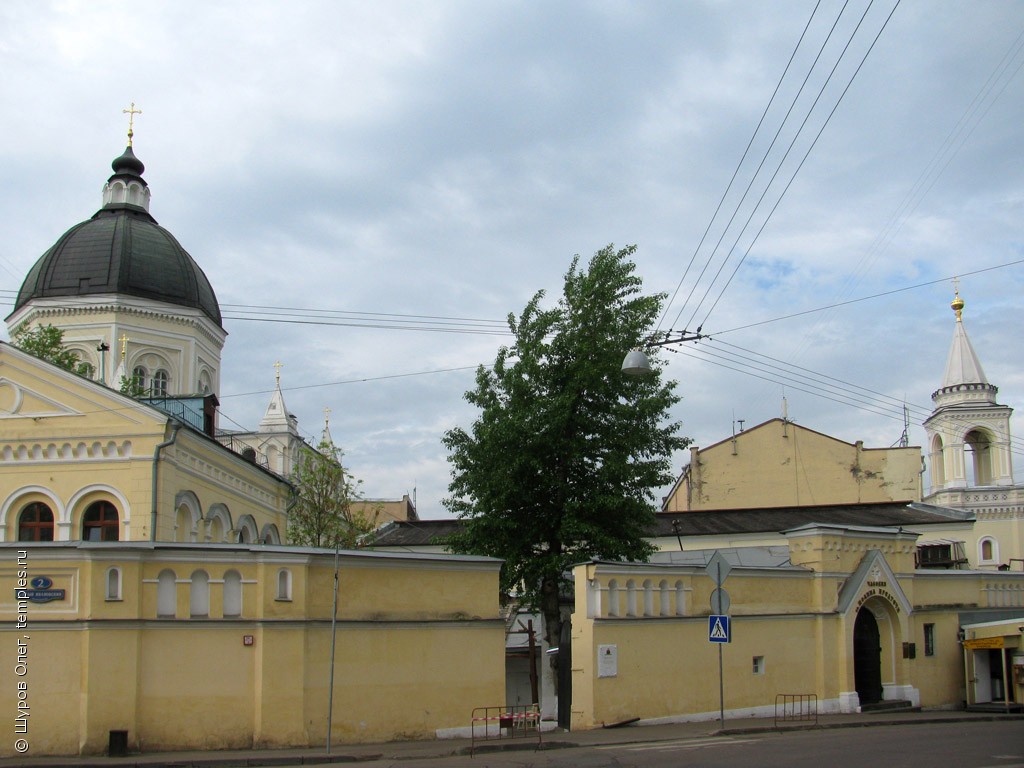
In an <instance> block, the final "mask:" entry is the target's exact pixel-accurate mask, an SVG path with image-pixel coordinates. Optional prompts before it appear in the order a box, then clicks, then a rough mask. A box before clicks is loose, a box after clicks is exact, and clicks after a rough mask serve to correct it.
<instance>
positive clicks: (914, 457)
mask: <svg viewBox="0 0 1024 768" xmlns="http://www.w3.org/2000/svg"><path fill="white" fill-rule="evenodd" d="M690 456H691V460H690V465H689V467H688V468H687V470H686V471H685V473H684V475H683V476H682V478H681V479H680V482H679V483H677V486H676V488H674V489H673V492H672V494H671V495H670V496H669V498H668V499H667V500H666V502H665V505H664V507H663V508H664V510H665V511H667V512H686V511H691V510H700V509H747V508H754V507H783V506H801V505H804V506H809V505H817V504H855V503H870V502H887V501H904V500H905V501H920V500H921V475H920V472H921V450H920V448H917V447H912V448H869V449H865V448H864V447H863V445H862V444H861V443H856V444H851V443H846V442H843V441H841V440H837V439H835V438H832V437H829V436H828V435H824V434H821V433H819V432H815V431H813V430H810V429H807V428H805V427H801V426H798V425H796V424H793V423H790V422H786V421H784V420H782V419H773V420H771V421H767V422H765V423H763V424H760V425H758V426H756V427H752V428H751V429H748V430H746V431H744V432H741V433H739V434H738V435H736V436H735V437H733V438H730V439H728V440H723V441H722V442H719V443H716V444H714V445H711V446H709V447H707V448H704V449H701V450H698V449H696V448H693V449H691V453H690Z"/></svg>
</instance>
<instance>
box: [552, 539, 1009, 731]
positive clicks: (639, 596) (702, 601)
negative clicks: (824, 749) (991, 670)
mask: <svg viewBox="0 0 1024 768" xmlns="http://www.w3.org/2000/svg"><path fill="white" fill-rule="evenodd" d="M913 538H914V535H913V534H899V533H891V534H888V536H887V537H886V536H884V535H882V534H881V533H879V532H874V531H855V530H853V531H847V532H846V533H839V532H837V531H834V530H831V529H828V528H827V527H824V528H822V529H821V530H819V531H817V532H814V531H808V532H806V533H804V534H802V535H798V536H796V537H795V539H794V541H792V542H791V553H792V565H787V566H785V567H783V568H780V569H772V568H765V567H761V568H741V567H733V569H732V570H731V572H730V573H729V574H728V576H727V578H726V580H725V583H724V587H725V589H726V590H727V592H728V593H729V596H730V599H731V606H730V608H729V611H728V614H729V615H730V617H731V625H732V626H731V630H732V638H731V642H730V643H728V644H725V645H723V647H722V661H723V669H724V681H725V683H724V685H725V710H726V713H727V717H742V716H765V717H770V716H772V715H773V713H774V707H775V703H776V697H777V696H778V695H779V694H813V695H814V696H815V697H816V698H817V702H818V707H819V711H820V712H837V711H850V708H851V707H854V708H855V707H856V706H857V693H856V685H857V684H856V675H855V663H854V627H855V623H856V620H857V617H858V615H859V612H861V611H870V612H871V614H872V615H873V616H874V619H875V621H876V622H877V624H878V631H879V640H880V644H881V646H882V649H881V653H880V659H879V665H880V673H881V683H882V687H883V691H884V693H883V695H884V696H885V697H886V698H909V699H912V700H915V701H916V702H917V703H919V705H920V706H922V707H924V708H957V707H959V706H961V704H962V702H963V700H964V690H965V688H964V668H963V652H962V650H961V646H960V642H959V639H958V634H957V633H958V630H959V616H960V613H961V612H964V611H971V612H976V611H978V610H981V609H1000V610H1003V611H1005V609H1015V610H1019V611H1021V612H1022V615H1024V574H1020V573H1008V572H999V573H992V572H978V571H942V572H924V571H914V570H913V567H912V544H913ZM886 539H888V540H886ZM908 547H909V548H910V551H908ZM890 558H891V560H892V561H891V562H890ZM908 563H909V564H910V566H911V567H909V568H906V566H907V565H908ZM900 567H902V568H903V570H898V568H900ZM773 571H774V572H773ZM574 576H575V604H576V609H575V612H574V614H573V628H572V629H573V635H572V638H573V712H572V718H573V727H575V728H596V727H600V726H603V725H608V724H612V723H617V722H621V721H624V720H628V719H632V718H640V719H643V720H652V721H657V720H677V719H689V720H694V719H696V720H700V719H715V718H717V717H718V711H719V676H718V645H717V644H715V643H712V642H710V641H709V618H708V617H709V615H710V613H711V606H710V595H711V592H712V590H713V589H714V588H715V584H714V582H713V581H712V579H711V578H710V577H709V576H708V574H707V573H706V571H705V569H704V567H698V566H672V565H657V566H652V565H643V564H612V563H592V564H589V565H582V566H579V567H578V568H577V569H576V570H575V573H574ZM629 585H633V589H632V590H631V589H630V588H629ZM644 585H648V586H649V587H651V588H653V599H645V590H644ZM659 587H663V588H664V589H666V590H667V592H668V595H667V597H668V598H669V599H667V600H661V599H660V597H661V588H659ZM679 595H683V598H682V599H677V597H678V596H679ZM926 625H931V627H930V632H931V637H932V638H933V639H934V643H933V644H928V643H926V641H925V632H926ZM929 645H930V647H928V646H929ZM612 658H614V659H615V661H616V664H615V670H614V674H611V675H607V674H605V672H607V669H606V668H605V669H603V667H602V659H605V660H606V661H608V660H610V659H612Z"/></svg>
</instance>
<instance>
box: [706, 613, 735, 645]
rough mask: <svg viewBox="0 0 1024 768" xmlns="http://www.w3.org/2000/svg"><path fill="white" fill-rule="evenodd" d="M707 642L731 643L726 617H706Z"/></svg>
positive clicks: (727, 618)
mask: <svg viewBox="0 0 1024 768" xmlns="http://www.w3.org/2000/svg"><path fill="white" fill-rule="evenodd" d="M708 641H709V642H712V643H730V642H732V634H731V631H730V627H729V617H728V616H716V615H712V616H708Z"/></svg>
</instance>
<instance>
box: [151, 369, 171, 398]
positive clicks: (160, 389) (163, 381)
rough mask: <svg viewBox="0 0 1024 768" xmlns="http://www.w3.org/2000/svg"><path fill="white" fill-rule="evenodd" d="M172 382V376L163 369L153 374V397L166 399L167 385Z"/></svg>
mask: <svg viewBox="0 0 1024 768" xmlns="http://www.w3.org/2000/svg"><path fill="white" fill-rule="evenodd" d="M169 382H170V376H168V374H167V371H165V370H164V369H163V368H161V369H160V370H159V371H157V372H156V373H154V374H153V396H154V397H166V396H167V385H168V383H169Z"/></svg>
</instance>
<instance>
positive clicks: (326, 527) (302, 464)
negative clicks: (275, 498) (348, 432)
mask: <svg viewBox="0 0 1024 768" xmlns="http://www.w3.org/2000/svg"><path fill="white" fill-rule="evenodd" d="M342 457H343V454H342V452H341V450H340V449H339V448H338V447H337V446H335V445H334V443H332V442H330V441H326V440H325V441H321V443H320V444H319V445H318V446H317V447H316V450H314V449H312V448H309V447H308V446H307V447H305V448H304V449H303V451H302V455H301V457H300V458H299V462H298V466H297V467H296V469H295V474H294V475H293V476H292V482H293V483H294V484H295V487H296V490H297V492H298V500H297V501H296V504H295V506H294V507H292V510H291V513H290V515H289V517H288V542H289V543H290V544H297V545H300V546H306V547H329V548H331V549H333V548H334V547H336V546H337V547H340V548H342V549H356V548H357V547H359V546H360V541H359V539H360V537H361V536H363V535H364V534H367V533H370V532H372V531H373V530H374V528H375V527H376V523H377V514H378V513H377V511H375V510H373V509H372V508H371V509H370V510H369V511H367V510H364V509H362V508H360V507H361V506H362V505H358V506H357V505H356V502H358V501H360V500H361V499H362V494H361V493H360V491H359V487H360V486H361V485H362V481H360V480H356V479H355V478H353V477H352V476H351V475H350V474H349V473H348V470H346V469H345V467H344V465H343V464H342Z"/></svg>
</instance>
